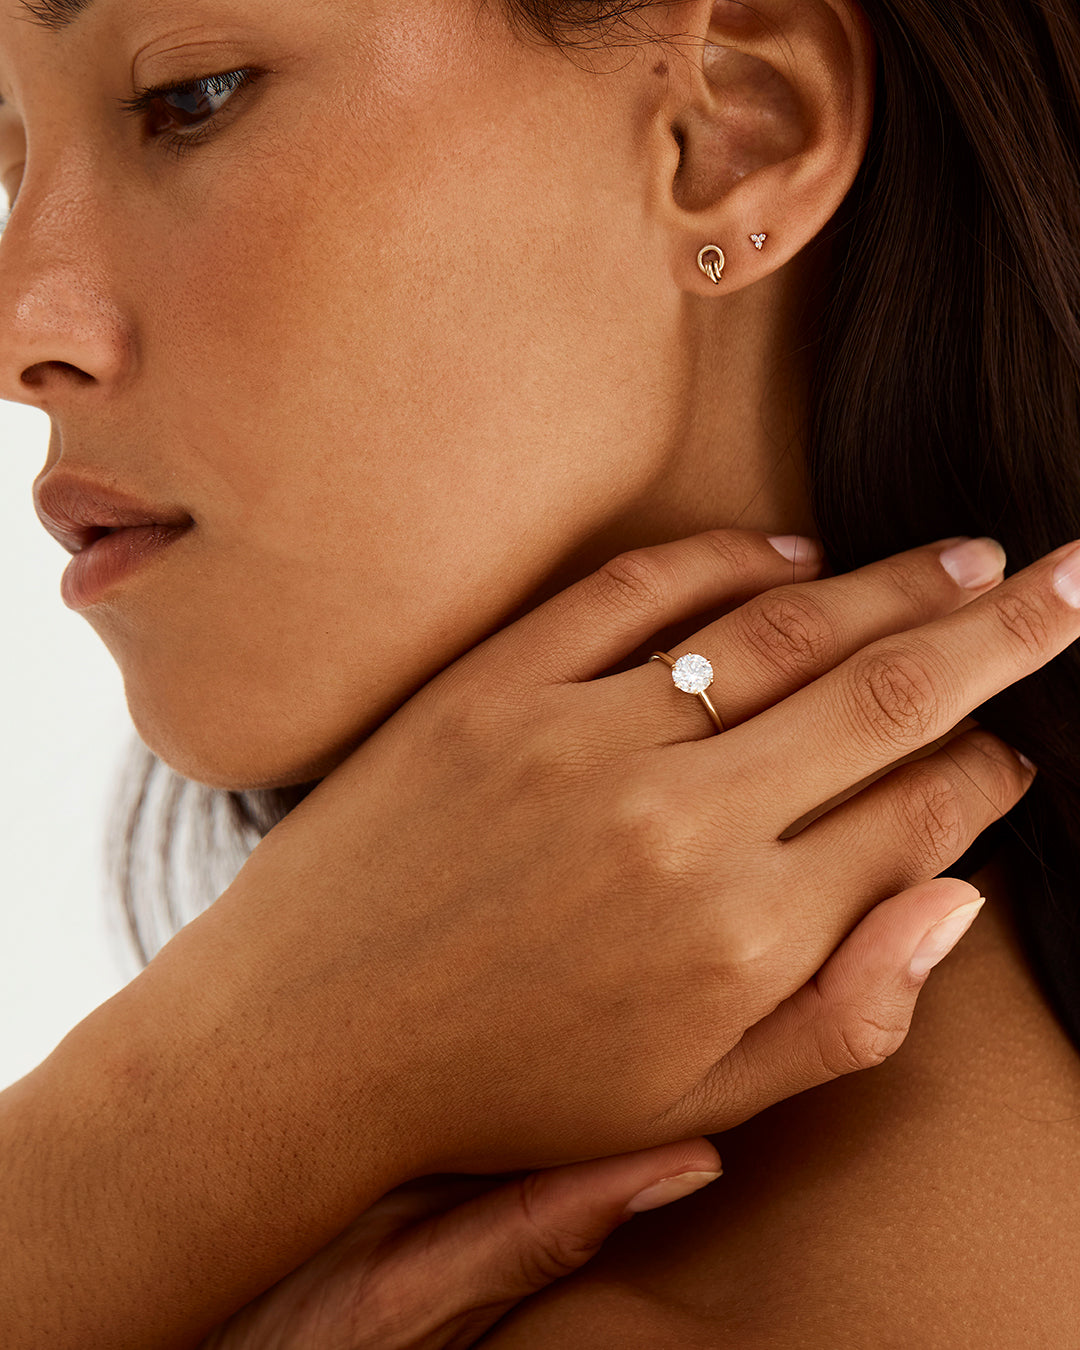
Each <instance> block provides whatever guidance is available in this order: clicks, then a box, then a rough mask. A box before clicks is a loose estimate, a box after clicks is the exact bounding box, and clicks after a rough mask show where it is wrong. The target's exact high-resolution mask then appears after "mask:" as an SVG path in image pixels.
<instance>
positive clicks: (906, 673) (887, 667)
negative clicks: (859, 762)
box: [850, 647, 938, 747]
mask: <svg viewBox="0 0 1080 1350" xmlns="http://www.w3.org/2000/svg"><path fill="white" fill-rule="evenodd" d="M850 680H851V691H850V694H851V705H852V708H853V710H854V713H855V716H856V718H857V720H858V729H859V730H860V731H861V732H862V733H863V734H864V735H867V736H869V737H870V738H871V740H872V741H873V742H875V743H877V744H880V745H884V746H886V747H891V746H894V745H897V744H899V745H907V744H909V743H910V742H912V741H916V742H921V741H923V740H926V739H928V733H929V732H930V730H931V728H932V726H933V724H934V721H935V717H936V713H937V708H936V704H937V702H938V695H937V689H936V684H937V681H936V680H935V679H934V676H933V674H932V673H931V670H930V668H929V665H928V663H927V662H926V660H925V659H920V658H919V657H917V656H915V655H914V654H913V653H912V652H911V651H910V650H901V649H898V648H895V647H889V648H880V649H878V650H877V651H873V652H870V653H867V654H865V655H860V656H859V657H857V658H856V659H855V660H854V662H853V663H852V666H851V669H850Z"/></svg>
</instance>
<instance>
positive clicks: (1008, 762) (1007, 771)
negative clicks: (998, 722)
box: [964, 730, 1031, 815]
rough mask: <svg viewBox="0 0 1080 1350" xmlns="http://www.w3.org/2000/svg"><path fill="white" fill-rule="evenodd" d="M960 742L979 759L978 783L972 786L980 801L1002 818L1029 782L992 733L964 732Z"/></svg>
mask: <svg viewBox="0 0 1080 1350" xmlns="http://www.w3.org/2000/svg"><path fill="white" fill-rule="evenodd" d="M964 739H965V740H966V741H967V743H968V745H969V746H970V747H971V749H972V750H973V751H974V753H975V754H976V755H978V756H979V759H980V777H981V779H982V781H981V782H979V783H977V784H976V786H977V787H978V789H979V800H980V802H983V803H986V804H988V805H989V806H991V807H992V809H993V810H994V811H995V812H996V813H997V814H998V815H1004V814H1005V812H1006V811H1008V810H1009V809H1010V807H1012V806H1015V805H1016V803H1017V802H1018V801H1019V800H1020V798H1021V797H1022V796H1023V795H1024V792H1025V791H1026V790H1027V788H1028V787H1029V786H1030V785H1031V783H1030V780H1029V779H1028V778H1026V777H1025V775H1024V774H1023V773H1022V771H1021V768H1020V761H1019V760H1018V759H1017V758H1016V755H1015V754H1014V753H1013V751H1012V750H1011V749H1010V748H1009V747H1008V745H1006V744H1005V742H1004V741H1002V740H999V739H998V737H997V736H995V735H993V733H992V732H989V731H982V730H980V731H973V732H968V733H967V734H966V735H965V738H964ZM987 799H989V801H988V802H987Z"/></svg>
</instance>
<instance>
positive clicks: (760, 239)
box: [750, 234, 769, 253]
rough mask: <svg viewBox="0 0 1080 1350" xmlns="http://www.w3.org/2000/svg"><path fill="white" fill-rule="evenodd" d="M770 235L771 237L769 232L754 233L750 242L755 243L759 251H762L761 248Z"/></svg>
mask: <svg viewBox="0 0 1080 1350" xmlns="http://www.w3.org/2000/svg"><path fill="white" fill-rule="evenodd" d="M768 237H769V236H768V235H767V234H752V235H751V236H750V242H751V243H752V244H753V246H754V247H755V248H756V249H757V251H758V252H759V253H760V252H761V249H762V246H763V245H764V243H765V240H766V239H768Z"/></svg>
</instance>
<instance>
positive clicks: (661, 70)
mask: <svg viewBox="0 0 1080 1350" xmlns="http://www.w3.org/2000/svg"><path fill="white" fill-rule="evenodd" d="M652 73H653V74H654V75H666V74H667V62H666V61H658V62H657V63H656V65H655V66H653V72H652Z"/></svg>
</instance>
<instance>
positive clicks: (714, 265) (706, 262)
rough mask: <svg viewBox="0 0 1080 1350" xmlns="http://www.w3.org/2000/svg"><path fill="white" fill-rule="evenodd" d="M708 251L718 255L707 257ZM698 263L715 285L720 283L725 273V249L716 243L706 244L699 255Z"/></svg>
mask: <svg viewBox="0 0 1080 1350" xmlns="http://www.w3.org/2000/svg"><path fill="white" fill-rule="evenodd" d="M706 253H715V255H716V256H715V257H714V258H708V259H706V257H705V254H706ZM697 265H698V266H699V267H700V268H701V270H702V271H703V272H704V273H705V275H706V276H707V277H708V278H709V280H710V281H711V282H712V283H713V284H714V285H719V284H720V278H721V277H722V276H723V275H724V250H723V249H722V248H718V247H717V246H716V244H706V245H705V247H704V248H703V249H702V250H701V252H700V253H699V254H698V255H697Z"/></svg>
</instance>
